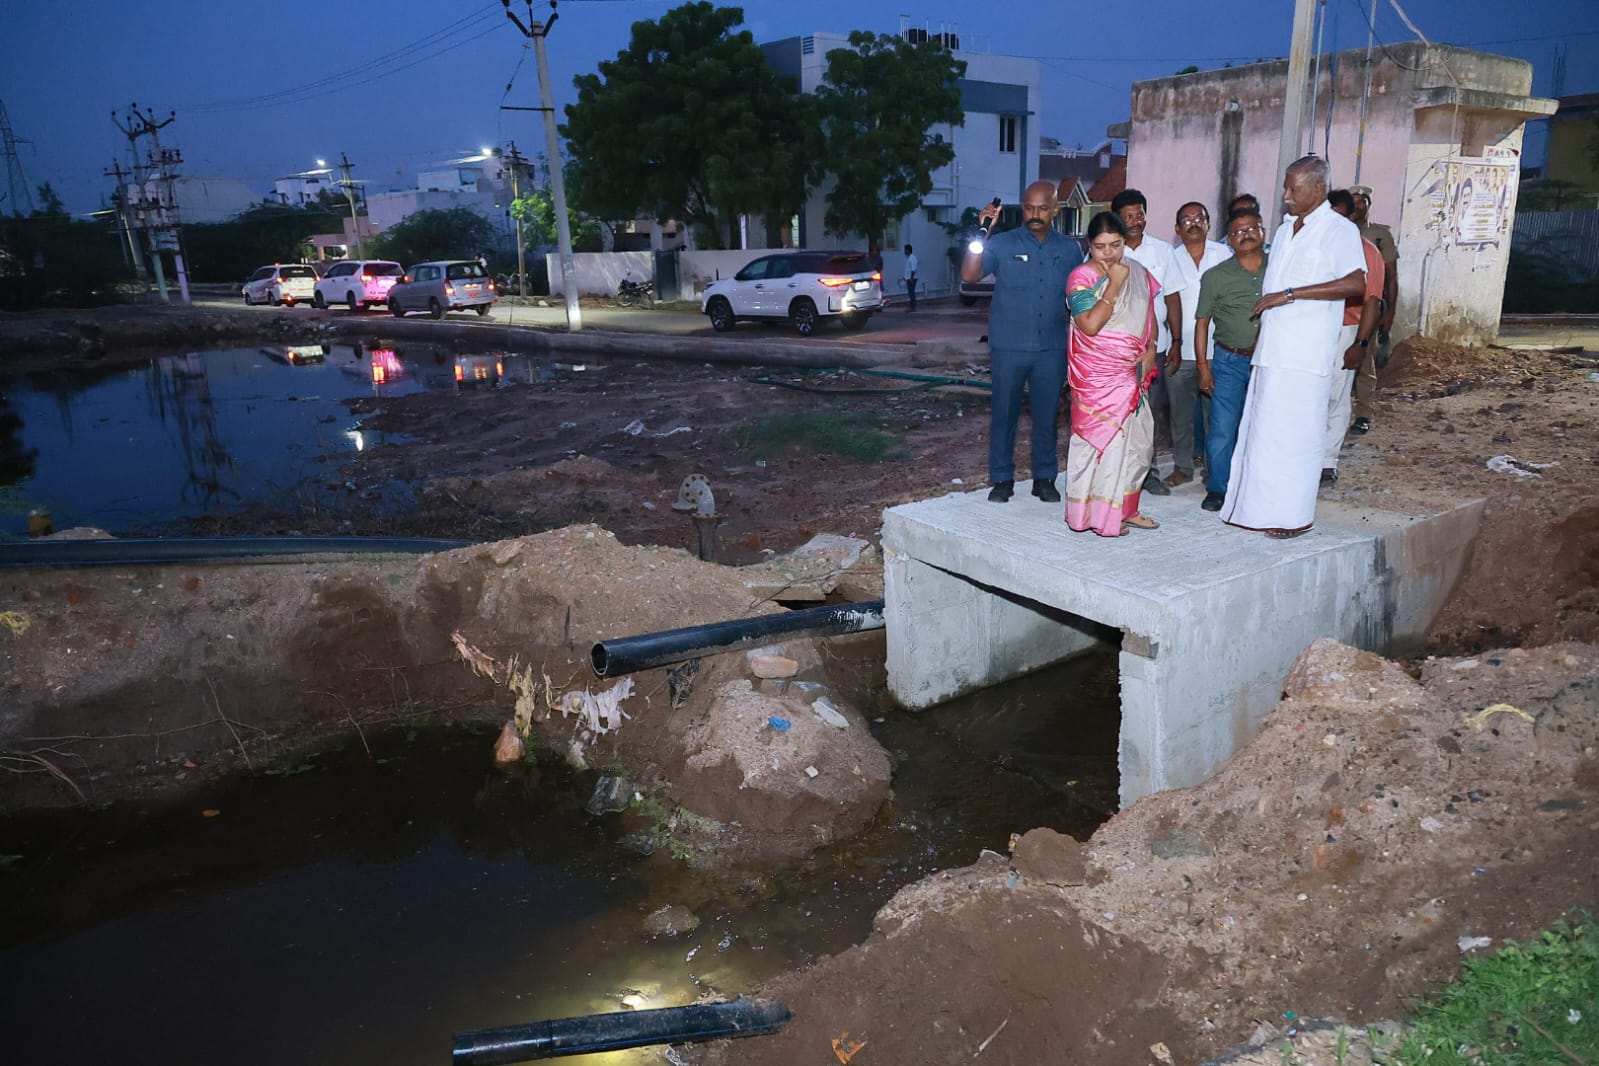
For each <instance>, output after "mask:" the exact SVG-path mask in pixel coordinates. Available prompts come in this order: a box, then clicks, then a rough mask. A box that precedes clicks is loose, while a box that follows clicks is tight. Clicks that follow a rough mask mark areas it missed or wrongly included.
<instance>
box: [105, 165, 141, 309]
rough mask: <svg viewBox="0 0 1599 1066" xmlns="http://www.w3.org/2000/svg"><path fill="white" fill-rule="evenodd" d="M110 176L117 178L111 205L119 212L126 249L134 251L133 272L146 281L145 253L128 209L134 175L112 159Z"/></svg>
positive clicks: (108, 174) (119, 227) (119, 228)
mask: <svg viewBox="0 0 1599 1066" xmlns="http://www.w3.org/2000/svg"><path fill="white" fill-rule="evenodd" d="M105 176H106V177H108V178H116V179H117V191H116V192H115V193H113V194H112V196H111V206H112V208H113V209H114V210H115V211H116V213H117V229H118V230H119V231H120V232H121V234H122V242H119V243H123V244H124V247H125V250H126V251H128V252H131V253H132V257H133V272H134V273H135V274H136V275H137V276H138V278H139V280H140V281H141V282H142V281H146V280H147V279H148V278H149V274H147V273H146V272H145V269H144V253H143V252H142V251H140V249H139V237H138V231H137V230H135V229H134V228H133V213H132V212H131V211H130V210H129V209H128V182H127V179H129V178H131V177H133V174H132V172H131V171H127V170H123V169H122V164H121V163H120V162H118V161H116V160H112V161H111V169H110V170H107V171H106V172H105Z"/></svg>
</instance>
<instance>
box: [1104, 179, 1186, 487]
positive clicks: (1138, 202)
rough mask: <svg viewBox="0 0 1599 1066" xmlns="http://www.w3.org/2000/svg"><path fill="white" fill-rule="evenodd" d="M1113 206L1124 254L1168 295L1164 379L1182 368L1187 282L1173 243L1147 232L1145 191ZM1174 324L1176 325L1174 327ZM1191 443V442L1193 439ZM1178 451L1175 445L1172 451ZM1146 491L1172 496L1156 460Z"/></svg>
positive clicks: (1160, 339) (1160, 317) (1162, 323)
mask: <svg viewBox="0 0 1599 1066" xmlns="http://www.w3.org/2000/svg"><path fill="white" fill-rule="evenodd" d="M1110 209H1111V210H1112V211H1114V212H1116V216H1117V217H1118V218H1120V219H1121V220H1122V225H1124V226H1126V227H1127V240H1126V243H1125V245H1124V247H1125V249H1126V251H1125V253H1124V254H1125V255H1126V256H1127V257H1128V258H1129V259H1132V260H1135V261H1136V262H1137V263H1138V265H1139V266H1141V267H1143V268H1144V269H1145V270H1147V271H1149V273H1150V276H1151V277H1153V278H1154V279H1155V283H1156V284H1157V285H1159V286H1160V295H1161V296H1162V297H1164V298H1165V299H1164V300H1163V301H1161V302H1159V303H1157V304H1156V305H1155V330H1156V335H1155V365H1156V366H1158V367H1159V368H1160V374H1161V377H1162V378H1165V377H1167V376H1168V374H1169V373H1170V374H1175V373H1176V372H1177V371H1178V370H1179V369H1180V368H1181V366H1182V358H1183V357H1182V351H1181V349H1182V328H1181V326H1180V325H1178V324H1179V323H1180V322H1181V320H1182V315H1183V305H1182V299H1181V294H1182V289H1183V284H1184V282H1183V279H1182V278H1181V277H1180V276H1179V275H1178V273H1177V258H1176V256H1175V255H1173V254H1172V247H1171V245H1169V244H1167V243H1166V242H1165V241H1159V240H1154V239H1151V238H1149V237H1147V236H1146V234H1145V233H1144V228H1145V226H1146V224H1147V222H1148V214H1149V201H1148V200H1145V199H1144V194H1143V193H1141V192H1139V191H1138V190H1137V189H1123V190H1122V191H1121V192H1119V193H1117V194H1116V196H1115V198H1114V199H1112V200H1111V202H1110ZM1174 326H1176V327H1177V328H1176V329H1173V327H1174ZM1174 332H1175V333H1176V334H1177V336H1176V337H1175V338H1174V337H1173V336H1172V334H1173V333H1174ZM1161 417H1162V412H1161V411H1160V410H1159V408H1156V410H1155V419H1156V422H1157V423H1158V422H1159V421H1160V419H1161ZM1168 421H1170V420H1169V419H1168ZM1190 433H1192V427H1190ZM1189 443H1190V444H1192V441H1190V442H1189ZM1179 450H1180V449H1178V448H1175V447H1174V448H1173V449H1172V451H1173V454H1175V453H1176V452H1177V451H1179ZM1190 454H1192V453H1190ZM1152 458H1153V457H1152ZM1191 474H1192V471H1190V475H1191ZM1185 480H1186V479H1185ZM1143 491H1145V492H1148V493H1151V494H1153V495H1155V496H1169V495H1171V489H1169V488H1167V487H1166V483H1165V482H1164V481H1162V480H1161V479H1160V473H1159V471H1157V470H1156V468H1155V464H1154V463H1153V462H1151V463H1150V465H1149V475H1148V476H1147V477H1145V478H1144V488H1143Z"/></svg>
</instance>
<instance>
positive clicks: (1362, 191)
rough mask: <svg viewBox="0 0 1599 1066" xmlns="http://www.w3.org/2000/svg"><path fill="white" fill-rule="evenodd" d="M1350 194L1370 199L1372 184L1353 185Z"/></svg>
mask: <svg viewBox="0 0 1599 1066" xmlns="http://www.w3.org/2000/svg"><path fill="white" fill-rule="evenodd" d="M1349 195H1350V196H1364V197H1365V198H1366V199H1368V200H1370V199H1371V186H1370V185H1351V186H1350V187H1349Z"/></svg>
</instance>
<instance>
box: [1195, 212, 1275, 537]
mask: <svg viewBox="0 0 1599 1066" xmlns="http://www.w3.org/2000/svg"><path fill="white" fill-rule="evenodd" d="M1265 240H1266V228H1265V223H1264V222H1263V221H1262V219H1261V217H1260V212H1259V210H1250V209H1249V208H1247V207H1241V208H1239V209H1238V210H1236V211H1234V212H1233V213H1232V217H1230V218H1229V219H1228V220H1227V244H1228V246H1229V247H1231V248H1232V250H1233V257H1232V258H1231V259H1227V260H1225V261H1223V262H1221V263H1218V264H1216V265H1215V266H1213V267H1211V268H1210V269H1209V270H1207V271H1205V272H1204V273H1203V274H1201V275H1200V278H1199V304H1198V306H1197V307H1196V308H1195V310H1194V358H1195V361H1196V362H1197V364H1198V366H1197V367H1196V369H1197V371H1198V375H1199V391H1200V392H1202V393H1204V394H1205V395H1207V396H1209V397H1210V425H1209V428H1208V432H1207V434H1206V437H1205V456H1206V461H1205V499H1204V502H1203V503H1201V504H1200V506H1201V507H1203V508H1204V509H1205V510H1207V511H1219V510H1221V505H1222V503H1223V502H1224V501H1225V500H1226V498H1227V480H1228V478H1229V477H1230V476H1231V474H1232V467H1233V448H1234V447H1235V446H1236V445H1237V444H1238V427H1239V425H1240V424H1241V423H1242V422H1243V420H1244V397H1245V395H1247V393H1248V391H1249V372H1250V364H1249V360H1250V357H1251V356H1253V355H1254V354H1255V338H1256V337H1257V336H1259V335H1260V319H1258V318H1254V317H1251V316H1252V315H1253V314H1254V309H1255V304H1256V302H1257V301H1259V300H1260V295H1261V282H1262V280H1264V278H1265V276H1266V252H1265V248H1264V245H1265ZM1213 322H1214V324H1215V325H1214V328H1215V331H1216V346H1215V354H1214V356H1207V349H1208V348H1209V347H1210V346H1209V344H1208V343H1207V342H1208V341H1209V338H1210V334H1211V329H1212V323H1213Z"/></svg>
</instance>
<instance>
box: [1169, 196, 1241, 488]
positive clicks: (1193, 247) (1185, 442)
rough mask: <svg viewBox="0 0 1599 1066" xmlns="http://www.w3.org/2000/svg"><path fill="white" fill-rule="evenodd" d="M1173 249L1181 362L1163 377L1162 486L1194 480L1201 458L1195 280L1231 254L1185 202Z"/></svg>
mask: <svg viewBox="0 0 1599 1066" xmlns="http://www.w3.org/2000/svg"><path fill="white" fill-rule="evenodd" d="M1177 242H1178V243H1177V246H1176V247H1175V248H1173V251H1174V252H1175V253H1176V254H1175V255H1173V257H1172V259H1173V261H1174V262H1175V263H1176V265H1177V274H1178V276H1179V277H1181V278H1182V289H1181V290H1180V303H1181V305H1182V319H1183V331H1182V339H1181V342H1180V344H1181V347H1180V348H1179V351H1181V352H1182V363H1181V365H1180V366H1179V367H1178V369H1177V372H1176V373H1174V374H1170V375H1168V376H1167V378H1166V390H1167V394H1168V395H1169V396H1170V398H1171V438H1172V446H1171V454H1172V472H1171V473H1170V474H1168V475H1167V476H1166V484H1168V485H1171V486H1172V487H1173V488H1175V487H1176V486H1178V485H1185V484H1187V483H1188V482H1190V481H1192V480H1193V479H1194V467H1195V465H1196V464H1198V463H1199V461H1200V460H1201V458H1202V457H1203V456H1204V455H1205V422H1206V417H1207V416H1206V413H1205V412H1206V411H1208V410H1209V408H1210V397H1209V396H1206V397H1205V398H1204V400H1203V401H1201V399H1200V392H1199V378H1198V370H1197V367H1198V356H1199V349H1198V347H1197V346H1196V344H1197V342H1196V338H1195V336H1194V313H1195V310H1196V309H1197V307H1198V304H1199V282H1200V278H1201V277H1202V276H1203V275H1204V273H1205V271H1207V270H1209V269H1210V268H1211V267H1213V266H1216V265H1217V264H1218V263H1221V262H1223V261H1225V260H1227V259H1228V258H1230V257H1231V256H1232V254H1233V253H1232V249H1231V248H1229V247H1227V246H1226V245H1225V244H1221V243H1220V242H1218V241H1213V240H1211V239H1210V212H1209V211H1208V210H1206V208H1205V205H1204V204H1202V203H1199V202H1197V201H1190V202H1188V203H1186V204H1184V205H1183V206H1181V207H1179V208H1178V209H1177ZM1210 354H1211V353H1210V352H1206V353H1205V355H1206V357H1207V358H1208V357H1209V356H1210Z"/></svg>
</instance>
